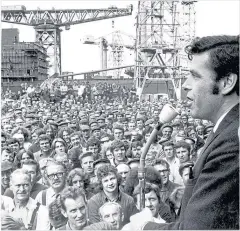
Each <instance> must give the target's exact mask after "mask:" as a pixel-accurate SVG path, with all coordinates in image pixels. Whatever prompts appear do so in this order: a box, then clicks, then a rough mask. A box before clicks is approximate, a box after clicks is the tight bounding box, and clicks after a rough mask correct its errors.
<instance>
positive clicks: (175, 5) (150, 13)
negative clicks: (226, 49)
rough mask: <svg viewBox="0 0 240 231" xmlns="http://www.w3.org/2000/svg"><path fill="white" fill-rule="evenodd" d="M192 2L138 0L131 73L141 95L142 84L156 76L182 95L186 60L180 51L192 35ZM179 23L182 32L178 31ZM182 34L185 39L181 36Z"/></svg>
mask: <svg viewBox="0 0 240 231" xmlns="http://www.w3.org/2000/svg"><path fill="white" fill-rule="evenodd" d="M190 2H191V4H190ZM194 2H195V1H190V0H188V1H184V2H183V1H179V0H172V1H167V0H166V1H164V0H159V1H156V0H154V1H153V0H145V1H144V0H141V1H139V2H138V13H137V23H136V35H137V36H136V48H135V49H136V50H135V55H136V56H135V69H134V77H135V84H136V88H137V93H138V94H139V95H140V96H141V95H142V93H143V90H144V88H145V87H146V86H147V85H148V84H150V83H151V81H152V80H153V79H154V82H156V80H158V81H159V83H161V84H162V83H163V82H164V83H165V84H166V86H167V87H168V85H173V87H174V92H175V93H176V97H177V98H180V97H181V93H180V91H181V81H180V79H181V78H182V67H183V66H184V65H185V64H184V62H186V59H185V56H184V55H183V48H184V43H186V42H188V41H189V40H191V39H192V38H193V37H194V36H195V23H192V20H193V19H192V17H195V9H194V7H193V5H194ZM187 10H188V11H187ZM187 13H188V14H187ZM190 21H191V22H190ZM193 21H194V22H195V20H193ZM182 25H184V33H185V34H183V32H182V31H181V27H182ZM190 25H191V27H192V28H193V30H191V33H189V32H188V29H187V28H188V27H190ZM186 34H187V36H186ZM183 36H184V40H182V39H181V38H182V37H183ZM185 36H186V38H185ZM183 58H184V59H183ZM186 65H187V64H186ZM170 83H171V84H170Z"/></svg>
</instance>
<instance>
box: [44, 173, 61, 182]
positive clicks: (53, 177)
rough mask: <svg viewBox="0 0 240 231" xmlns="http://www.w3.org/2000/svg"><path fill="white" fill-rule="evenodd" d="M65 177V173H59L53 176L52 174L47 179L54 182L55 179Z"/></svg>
mask: <svg viewBox="0 0 240 231" xmlns="http://www.w3.org/2000/svg"><path fill="white" fill-rule="evenodd" d="M63 175H64V172H58V173H55V174H54V173H53V174H50V175H47V177H48V178H49V179H50V180H53V179H55V177H57V178H58V179H59V178H61V177H63Z"/></svg>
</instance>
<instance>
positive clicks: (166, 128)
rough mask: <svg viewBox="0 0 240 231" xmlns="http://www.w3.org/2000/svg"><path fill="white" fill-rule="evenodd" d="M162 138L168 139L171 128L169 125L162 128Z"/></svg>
mask: <svg viewBox="0 0 240 231" xmlns="http://www.w3.org/2000/svg"><path fill="white" fill-rule="evenodd" d="M162 134H163V138H166V139H170V138H171V135H172V129H171V128H170V127H165V128H163V130H162Z"/></svg>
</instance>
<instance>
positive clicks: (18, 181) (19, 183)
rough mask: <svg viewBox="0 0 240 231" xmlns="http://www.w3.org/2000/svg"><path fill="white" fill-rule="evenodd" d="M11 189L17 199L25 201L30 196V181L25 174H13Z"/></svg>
mask: <svg viewBox="0 0 240 231" xmlns="http://www.w3.org/2000/svg"><path fill="white" fill-rule="evenodd" d="M11 189H12V192H13V195H14V198H15V199H16V200H17V201H26V200H28V199H29V197H30V191H31V182H30V178H29V177H28V176H27V175H25V174H19V175H14V178H13V179H12V185H11Z"/></svg>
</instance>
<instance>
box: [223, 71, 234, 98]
mask: <svg viewBox="0 0 240 231" xmlns="http://www.w3.org/2000/svg"><path fill="white" fill-rule="evenodd" d="M237 80H238V76H237V75H236V74H233V73H230V74H229V75H227V76H225V77H224V78H222V79H221V80H220V81H219V82H220V89H221V90H220V91H221V92H222V94H223V95H228V94H229V93H230V92H231V91H232V90H233V88H234V87H235V85H236V84H237Z"/></svg>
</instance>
